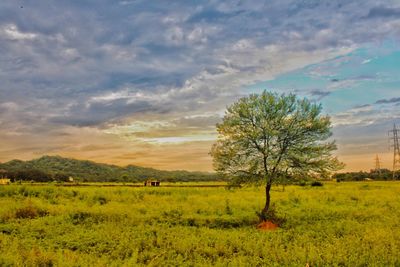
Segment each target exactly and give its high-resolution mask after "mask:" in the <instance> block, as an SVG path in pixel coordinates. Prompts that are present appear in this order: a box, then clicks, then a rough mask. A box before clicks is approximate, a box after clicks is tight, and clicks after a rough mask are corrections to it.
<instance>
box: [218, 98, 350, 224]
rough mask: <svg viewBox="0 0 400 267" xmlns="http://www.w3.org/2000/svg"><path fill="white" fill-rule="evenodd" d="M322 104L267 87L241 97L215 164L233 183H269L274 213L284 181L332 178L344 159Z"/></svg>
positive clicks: (222, 130)
mask: <svg viewBox="0 0 400 267" xmlns="http://www.w3.org/2000/svg"><path fill="white" fill-rule="evenodd" d="M321 110H322V107H321V105H319V104H314V103H311V102H310V101H309V100H307V99H300V98H297V97H296V95H294V94H289V95H285V94H276V93H270V92H267V91H264V92H263V93H261V94H252V95H250V96H248V97H244V98H241V99H239V100H238V101H237V102H236V103H234V104H232V105H231V106H229V107H228V108H227V111H226V113H225V116H224V118H223V121H222V123H220V124H217V130H218V133H219V136H218V140H217V142H216V143H215V144H214V145H213V147H212V150H211V155H212V156H213V158H214V168H215V169H216V171H217V172H219V173H220V174H222V175H224V176H226V177H228V178H230V180H231V182H232V183H236V184H242V183H256V184H264V185H265V195H266V201H265V207H264V208H263V209H262V211H261V213H260V215H259V216H260V219H262V220H266V219H267V218H268V215H269V213H268V212H269V207H270V191H271V186H272V184H273V183H276V182H279V181H280V180H288V179H289V180H290V179H292V180H293V179H298V178H304V177H310V176H312V177H326V176H327V175H329V173H330V172H332V171H335V170H338V169H340V168H341V167H342V164H341V163H340V162H339V161H338V160H337V158H335V157H332V155H331V152H332V151H334V150H335V149H336V145H335V142H334V141H327V139H328V138H329V137H330V136H331V131H330V129H331V122H330V119H329V117H328V116H324V115H321Z"/></svg>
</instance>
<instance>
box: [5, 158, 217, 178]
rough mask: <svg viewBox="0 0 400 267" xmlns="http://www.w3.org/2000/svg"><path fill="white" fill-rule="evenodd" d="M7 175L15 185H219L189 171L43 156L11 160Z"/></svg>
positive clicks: (6, 170)
mask: <svg viewBox="0 0 400 267" xmlns="http://www.w3.org/2000/svg"><path fill="white" fill-rule="evenodd" d="M0 169H2V170H4V171H5V173H4V175H5V176H7V177H8V178H10V179H11V180H12V181H18V180H22V181H35V182H50V181H59V182H62V181H68V179H69V177H72V178H73V179H74V181H81V182H142V181H145V180H147V179H157V180H160V181H168V182H184V181H216V180H220V178H219V177H218V175H217V174H213V173H205V172H188V171H162V170H156V169H153V168H144V167H138V166H134V165H129V166H126V167H120V166H116V165H108V164H101V163H96V162H92V161H88V160H77V159H68V158H63V157H59V156H44V157H41V158H39V159H34V160H30V161H21V160H12V161H9V162H6V163H0Z"/></svg>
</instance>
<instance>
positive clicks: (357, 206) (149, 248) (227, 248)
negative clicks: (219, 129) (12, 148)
mask: <svg viewBox="0 0 400 267" xmlns="http://www.w3.org/2000/svg"><path fill="white" fill-rule="evenodd" d="M272 200H273V203H274V204H275V208H276V211H277V213H278V216H280V217H281V218H285V222H284V224H283V225H282V226H281V227H280V228H279V229H278V230H276V231H270V232H261V231H259V230H257V229H256V224H257V216H256V211H258V210H259V209H260V208H261V207H262V206H263V189H262V188H254V187H245V188H241V189H231V190H226V189H224V188H162V187H160V188H127V187H112V188H93V187H71V188H60V187H56V186H51V185H49V186H24V185H19V186H18V185H11V186H2V187H0V266H15V265H17V266H18V265H19V266H53V265H55V266H137V265H139V266H140V265H151V266H160V265H161V266H168V265H179V266H211V265H216V266H265V265H267V266H305V265H306V264H307V263H308V264H309V265H311V266H399V265H400V224H399V223H398V219H399V218H400V183H398V182H372V183H371V182H368V183H361V182H360V183H326V184H324V186H322V187H311V186H287V187H286V189H285V191H283V192H282V191H281V190H278V188H276V189H273V191H272Z"/></svg>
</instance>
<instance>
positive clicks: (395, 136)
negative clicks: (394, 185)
mask: <svg viewBox="0 0 400 267" xmlns="http://www.w3.org/2000/svg"><path fill="white" fill-rule="evenodd" d="M399 136H400V129H398V128H397V127H396V124H394V125H393V130H390V131H389V141H390V143H391V144H390V146H391V147H393V180H394V179H395V178H396V171H398V170H400V142H399Z"/></svg>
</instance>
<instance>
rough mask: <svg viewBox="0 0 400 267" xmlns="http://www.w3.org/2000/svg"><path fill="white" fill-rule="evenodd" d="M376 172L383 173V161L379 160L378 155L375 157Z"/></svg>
mask: <svg viewBox="0 0 400 267" xmlns="http://www.w3.org/2000/svg"><path fill="white" fill-rule="evenodd" d="M375 171H376V172H377V173H381V161H380V160H379V157H378V155H376V157H375Z"/></svg>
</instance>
